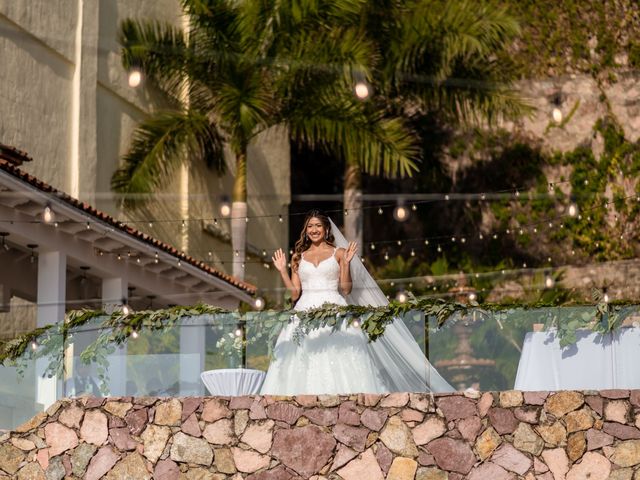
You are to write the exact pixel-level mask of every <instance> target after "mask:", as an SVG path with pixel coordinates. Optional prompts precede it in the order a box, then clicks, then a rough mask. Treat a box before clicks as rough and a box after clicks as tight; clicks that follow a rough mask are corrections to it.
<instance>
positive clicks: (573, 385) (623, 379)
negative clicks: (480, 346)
mask: <svg viewBox="0 0 640 480" xmlns="http://www.w3.org/2000/svg"><path fill="white" fill-rule="evenodd" d="M577 339H578V341H577V342H576V343H575V344H574V345H568V346H566V347H564V348H561V347H560V341H559V339H558V337H557V335H556V332H555V331H553V330H552V331H547V332H529V333H527V334H526V336H525V339H524V345H523V346H522V355H521V356H520V363H519V364H518V373H517V375H516V381H515V385H514V389H515V390H529V391H531V390H605V389H612V388H624V389H628V388H640V369H638V368H637V365H638V362H640V328H620V329H618V330H615V331H613V332H611V333H605V334H599V333H594V332H591V331H589V330H583V331H578V332H577Z"/></svg>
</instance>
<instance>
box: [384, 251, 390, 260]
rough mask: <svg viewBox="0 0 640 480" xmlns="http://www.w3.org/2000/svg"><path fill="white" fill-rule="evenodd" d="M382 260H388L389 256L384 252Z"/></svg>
mask: <svg viewBox="0 0 640 480" xmlns="http://www.w3.org/2000/svg"><path fill="white" fill-rule="evenodd" d="M384 259H385V260H389V254H388V253H387V252H384Z"/></svg>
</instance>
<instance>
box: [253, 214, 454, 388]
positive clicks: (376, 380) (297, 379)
mask: <svg viewBox="0 0 640 480" xmlns="http://www.w3.org/2000/svg"><path fill="white" fill-rule="evenodd" d="M331 231H332V233H333V235H334V237H335V243H336V246H337V247H342V248H346V247H347V246H348V244H349V243H348V242H347V240H346V239H345V238H344V236H343V235H342V233H341V232H340V230H339V229H338V228H337V227H336V225H335V224H334V223H333V222H331ZM350 272H351V280H352V284H353V290H352V291H351V293H350V294H349V295H348V297H347V299H346V300H345V298H344V297H343V296H342V295H341V294H340V292H339V291H338V282H339V275H340V266H339V265H338V262H337V260H336V258H335V250H334V253H333V255H332V256H331V257H329V258H327V259H326V260H323V261H322V262H320V263H319V264H318V265H314V264H313V263H311V262H308V261H307V260H305V259H304V256H303V258H302V259H301V261H300V265H299V267H298V275H299V277H300V282H301V284H302V295H301V296H300V298H299V299H298V302H297V303H296V305H295V310H298V311H304V310H308V309H311V308H316V307H320V306H322V305H323V304H325V303H334V304H337V305H347V304H350V305H363V306H371V307H382V306H385V305H387V304H388V303H389V302H388V300H387V297H386V296H385V295H384V293H383V292H382V290H381V289H380V287H379V286H378V284H377V283H376V282H375V280H374V279H373V278H372V277H371V275H370V274H369V272H367V269H366V268H365V267H364V265H363V264H362V261H361V260H360V259H359V258H358V256H357V255H356V256H354V257H353V259H352V260H351V263H350ZM298 324H299V320H298V319H297V317H293V319H292V320H291V321H290V322H289V324H288V325H286V326H285V327H284V328H283V329H282V331H281V332H280V335H279V337H278V340H277V342H276V346H275V348H274V352H273V357H274V358H273V360H272V362H271V365H270V366H269V370H268V372H267V375H266V378H265V381H264V383H263V385H262V390H261V392H260V393H261V394H270V395H301V394H337V393H342V394H351V393H388V392H453V391H455V390H454V388H453V387H452V386H451V385H449V383H448V382H447V381H446V380H445V379H444V378H443V377H442V376H441V375H440V374H439V373H438V372H437V371H436V369H435V368H434V367H433V366H432V365H431V363H429V360H427V358H426V357H425V356H424V353H423V352H422V350H421V349H420V347H419V346H418V344H417V342H416V341H415V339H414V338H413V336H412V335H411V332H410V331H409V329H408V328H407V327H406V325H405V324H404V322H403V321H402V319H400V318H396V319H394V320H393V322H391V323H389V324H388V325H387V326H386V328H385V332H384V334H383V335H382V336H380V337H379V338H378V339H377V340H376V341H375V342H369V340H368V337H367V336H366V335H365V333H364V332H362V330H360V329H359V328H357V327H346V326H345V325H342V327H341V328H340V330H339V331H333V329H332V328H331V327H323V328H319V329H314V330H311V331H310V332H309V333H308V334H307V335H304V336H303V337H302V339H300V340H299V341H298V342H296V341H295V340H294V339H293V333H294V332H295V329H296V327H297V326H298Z"/></svg>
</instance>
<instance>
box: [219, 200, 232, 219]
mask: <svg viewBox="0 0 640 480" xmlns="http://www.w3.org/2000/svg"><path fill="white" fill-rule="evenodd" d="M220 215H222V216H223V217H228V216H229V215H231V203H229V197H227V196H226V195H223V196H222V199H221V201H220Z"/></svg>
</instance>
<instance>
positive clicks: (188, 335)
mask: <svg viewBox="0 0 640 480" xmlns="http://www.w3.org/2000/svg"><path fill="white" fill-rule="evenodd" d="M210 318H211V317H210V316H209V315H201V316H199V317H190V318H188V319H186V320H183V321H182V324H181V326H180V378H179V381H180V385H181V388H180V395H200V394H202V393H204V390H203V389H204V387H203V385H202V382H201V381H200V373H201V372H202V371H204V360H205V355H206V342H205V338H206V334H207V326H206V323H207V319H210ZM182 386H184V388H183V387H182Z"/></svg>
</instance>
